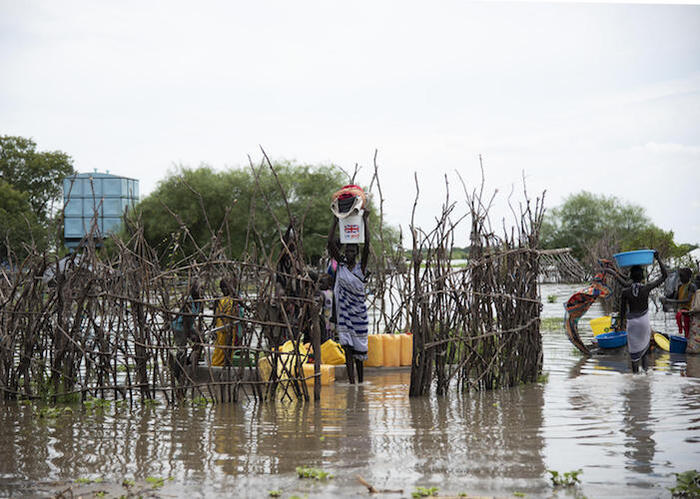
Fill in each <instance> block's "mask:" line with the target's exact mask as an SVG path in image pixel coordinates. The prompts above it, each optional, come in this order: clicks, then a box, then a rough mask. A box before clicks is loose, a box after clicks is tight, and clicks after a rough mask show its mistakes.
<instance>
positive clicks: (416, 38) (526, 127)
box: [0, 0, 700, 243]
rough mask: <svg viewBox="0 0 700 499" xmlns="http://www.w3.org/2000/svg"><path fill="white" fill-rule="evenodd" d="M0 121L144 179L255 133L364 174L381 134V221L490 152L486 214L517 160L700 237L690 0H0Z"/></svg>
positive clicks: (212, 157)
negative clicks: (663, 1) (641, 1)
mask: <svg viewBox="0 0 700 499" xmlns="http://www.w3.org/2000/svg"><path fill="white" fill-rule="evenodd" d="M0 134H7V135H21V136H26V137H32V138H34V140H35V141H36V142H37V143H38V146H39V148H40V149H52V150H53V149H60V150H63V151H65V152H67V153H69V154H70V155H71V156H72V157H73V158H74V160H75V166H76V168H77V169H78V170H79V171H92V170H93V169H94V168H97V169H98V170H100V171H105V170H109V171H110V172H111V173H115V174H120V175H125V176H129V177H134V178H137V179H139V180H140V181H141V191H142V194H144V193H148V192H150V191H152V190H153V189H154V188H155V185H156V184H157V182H158V181H159V180H160V179H162V178H164V176H165V175H166V174H167V172H168V170H169V169H171V168H172V167H173V165H174V164H184V165H189V166H198V165H199V164H201V163H208V164H209V165H211V166H213V167H215V168H217V169H223V168H227V167H237V166H245V165H246V164H247V155H248V154H250V155H251V156H252V157H253V158H254V160H255V161H258V160H259V159H260V153H259V145H262V146H263V147H264V148H265V149H266V151H267V152H268V153H269V154H270V155H271V156H272V157H273V158H275V159H290V160H296V161H299V162H302V163H311V164H317V163H329V162H333V163H335V164H338V165H340V166H342V167H344V168H346V169H352V168H353V165H354V164H355V163H359V164H360V165H364V169H363V171H362V174H361V176H362V177H363V178H362V179H361V180H362V182H363V183H367V181H368V180H369V176H370V170H371V165H372V157H373V154H374V150H375V148H376V149H379V164H380V173H381V176H382V179H383V189H384V195H385V198H386V211H387V215H388V219H389V221H390V222H393V223H395V224H404V225H405V224H406V223H407V222H408V220H409V215H410V209H411V206H412V203H413V197H414V192H415V191H414V184H413V173H414V172H417V173H418V177H419V180H420V182H421V199H420V201H419V203H420V204H419V222H420V223H422V224H424V225H426V226H427V225H429V224H430V221H431V219H432V217H433V216H434V215H435V214H436V213H437V211H438V210H439V207H440V205H441V203H442V199H443V196H444V178H443V173H447V174H449V175H450V182H451V186H452V187H453V188H454V189H453V192H452V197H453V198H463V197H464V196H463V195H462V193H461V188H458V181H457V179H456V177H455V176H454V172H455V171H456V170H457V171H459V172H460V173H461V174H462V176H463V178H464V179H465V180H466V181H467V183H468V184H469V185H470V186H475V185H476V183H478V180H479V177H480V172H479V160H478V155H479V154H482V155H483V158H484V165H485V170H486V178H487V185H488V186H489V187H490V188H492V189H493V188H498V189H499V192H501V193H503V194H502V195H500V197H499V198H498V201H497V204H498V206H499V208H498V209H497V210H496V211H495V212H494V217H495V218H496V219H497V218H498V217H500V216H502V215H503V214H504V213H506V211H505V209H504V208H503V207H504V206H505V205H506V197H507V193H509V192H510V190H511V188H512V187H513V186H515V187H516V188H517V189H519V188H520V187H519V186H520V184H521V178H522V173H523V172H524V173H525V176H526V178H527V185H528V191H529V193H530V195H531V196H533V197H534V196H535V195H536V194H537V193H538V192H541V191H543V190H545V189H546V190H547V198H546V199H547V206H549V207H554V206H556V205H558V204H559V203H561V201H562V200H563V199H564V198H566V196H568V195H570V194H572V193H575V192H578V191H580V190H583V189H586V190H589V191H594V192H597V193H602V194H607V195H615V196H618V197H620V198H622V199H623V200H625V201H628V202H633V203H637V204H640V205H642V206H644V207H645V208H646V209H647V212H648V214H649V216H650V217H651V218H652V220H653V221H654V223H656V224H657V225H659V226H660V227H662V228H663V229H666V230H669V229H671V230H673V231H674V232H675V234H676V238H677V240H679V241H681V242H692V243H700V6H697V5H681V6H672V5H631V4H622V5H620V4H617V5H612V4H597V3H596V4H570V3H564V4H562V3H554V4H551V3H547V4H545V3H468V2H464V1H455V2H449V1H442V2H408V1H401V2H378V1H376V0H375V1H368V2H364V1H355V2H331V1H328V0H325V1H318V2H299V1H294V2H290V1H279V2H265V1H261V2H203V1H199V2H191V1H189V2H173V1H168V2H147V1H142V0H139V1H133V2H130V1H119V2H106V1H105V2H95V1H90V2H88V1H82V2H66V1H61V2H55V1H44V2H38V1H10V0H0ZM494 222H498V220H494ZM499 225H500V223H499ZM464 230H465V234H466V230H467V227H465V229H464ZM457 242H458V243H464V242H466V237H464V238H463V239H462V240H461V241H457Z"/></svg>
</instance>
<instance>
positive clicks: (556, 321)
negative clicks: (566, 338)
mask: <svg viewBox="0 0 700 499" xmlns="http://www.w3.org/2000/svg"><path fill="white" fill-rule="evenodd" d="M540 329H544V330H545V331H557V330H560V329H564V319H562V318H561V317H543V318H541V319H540Z"/></svg>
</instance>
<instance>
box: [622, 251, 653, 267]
mask: <svg viewBox="0 0 700 499" xmlns="http://www.w3.org/2000/svg"><path fill="white" fill-rule="evenodd" d="M613 256H614V257H615V260H616V261H617V264H618V265H619V266H620V267H632V266H634V265H651V264H652V263H654V250H648V249H643V250H636V251H625V252H624V253H615V254H614V255H613Z"/></svg>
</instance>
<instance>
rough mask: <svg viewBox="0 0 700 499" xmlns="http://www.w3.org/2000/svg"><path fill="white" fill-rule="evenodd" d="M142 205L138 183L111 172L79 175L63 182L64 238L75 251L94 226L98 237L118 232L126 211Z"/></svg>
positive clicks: (67, 244)
mask: <svg viewBox="0 0 700 499" xmlns="http://www.w3.org/2000/svg"><path fill="white" fill-rule="evenodd" d="M138 202H139V181H138V180H135V179H132V178H127V177H120V176H118V175H110V174H109V173H98V172H97V170H95V171H94V172H93V173H78V174H77V175H72V176H70V177H67V178H66V179H64V180H63V210H64V212H63V213H64V227H63V237H64V242H65V245H66V247H67V248H76V247H78V244H80V240H81V239H83V237H85V235H86V234H89V233H90V232H91V229H92V227H93V224H94V227H95V235H96V237H105V236H108V235H109V234H110V233H111V232H116V231H118V230H119V228H120V227H121V224H122V217H123V216H124V212H125V211H126V210H127V209H128V208H131V207H133V206H134V205H136V203H138Z"/></svg>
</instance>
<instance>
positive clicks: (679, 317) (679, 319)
mask: <svg viewBox="0 0 700 499" xmlns="http://www.w3.org/2000/svg"><path fill="white" fill-rule="evenodd" d="M683 312H685V313H683ZM676 324H678V334H679V335H681V336H685V337H686V338H689V337H690V314H689V313H688V311H687V310H685V311H684V310H679V311H678V312H676Z"/></svg>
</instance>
